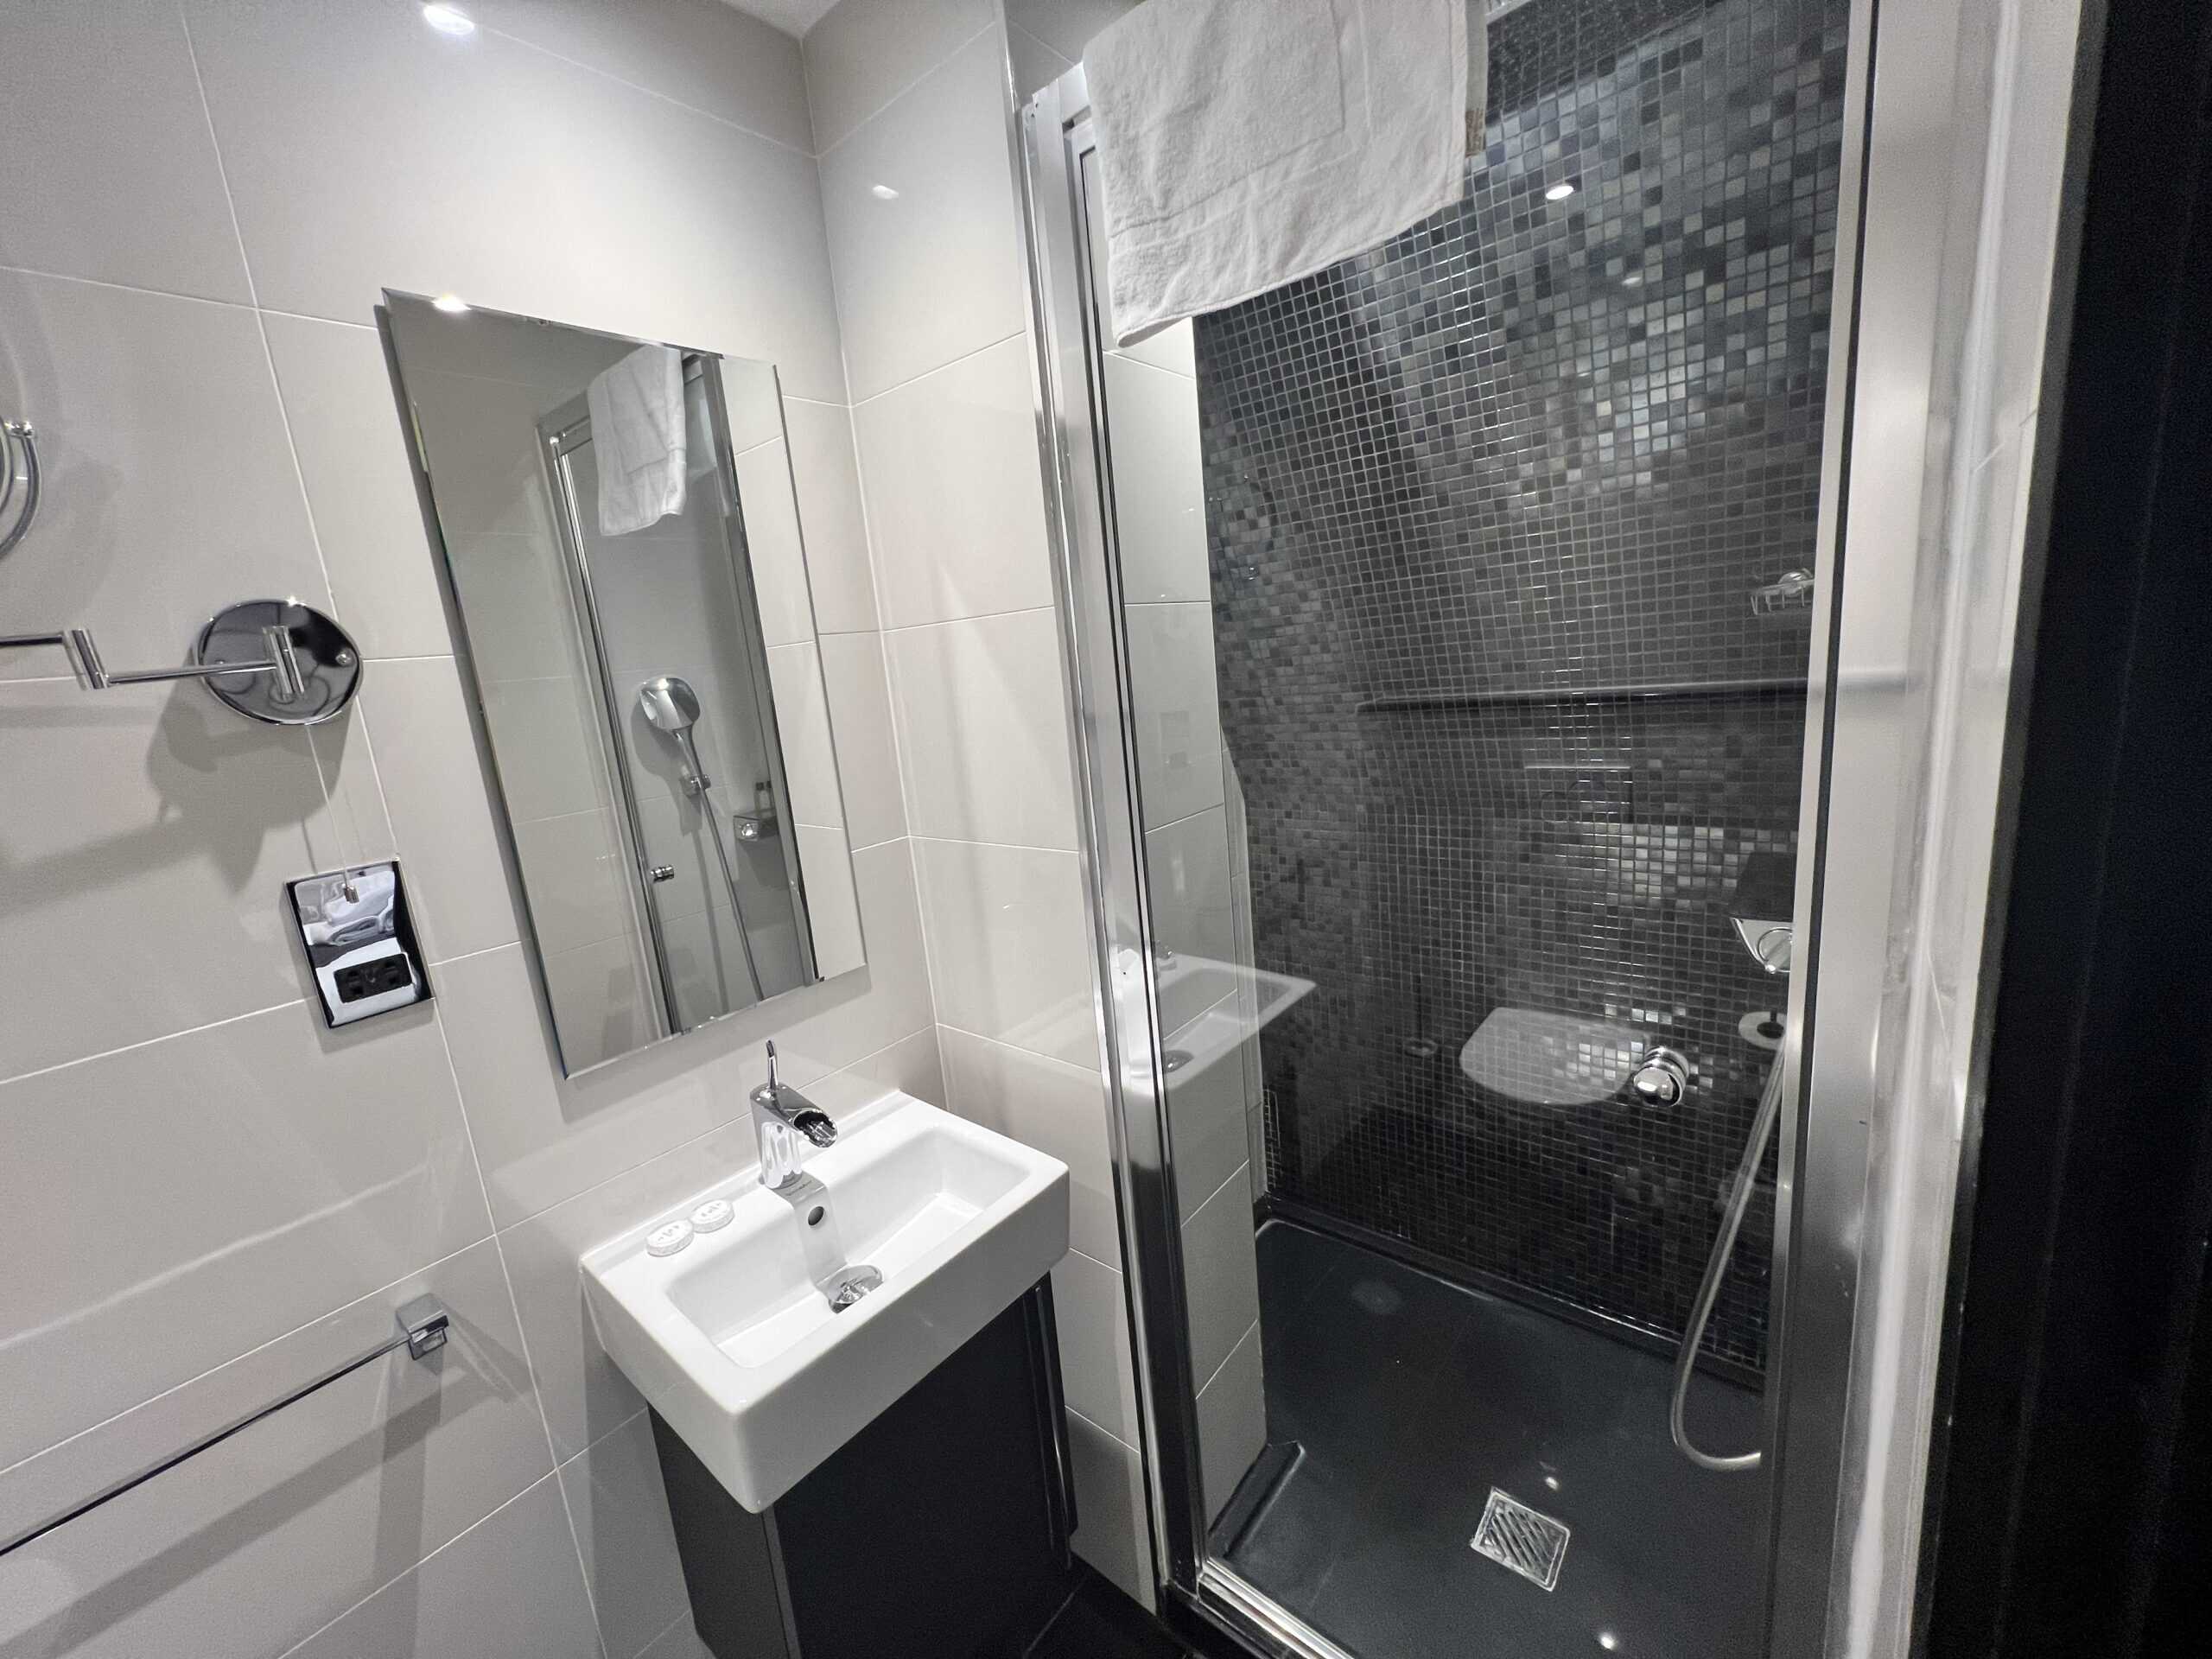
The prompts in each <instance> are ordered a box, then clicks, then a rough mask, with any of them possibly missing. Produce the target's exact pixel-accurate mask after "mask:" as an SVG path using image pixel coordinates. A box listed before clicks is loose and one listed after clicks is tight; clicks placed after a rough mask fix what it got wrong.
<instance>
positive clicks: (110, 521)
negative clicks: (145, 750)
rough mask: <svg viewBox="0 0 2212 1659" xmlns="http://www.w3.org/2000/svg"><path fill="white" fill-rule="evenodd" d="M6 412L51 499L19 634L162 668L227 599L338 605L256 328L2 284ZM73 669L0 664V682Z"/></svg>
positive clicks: (7, 577) (21, 560)
mask: <svg viewBox="0 0 2212 1659" xmlns="http://www.w3.org/2000/svg"><path fill="white" fill-rule="evenodd" d="M11 84H12V77H11ZM0 318H5V319H6V328H5V333H4V334H0V386H4V388H5V390H4V391H0V397H4V398H5V399H6V401H7V403H8V404H9V408H8V410H7V415H8V416H9V418H11V419H22V420H28V421H30V422H32V423H34V424H35V426H36V427H37V429H38V438H39V453H40V456H41V460H42V461H43V462H44V464H45V473H46V478H47V480H48V484H49V485H50V486H51V487H50V488H49V489H48V491H47V492H46V496H45V499H44V501H43V502H42V503H41V506H40V509H39V524H38V530H37V540H36V542H35V543H33V542H29V541H27V542H26V543H24V544H23V546H22V548H19V549H18V550H16V552H14V553H12V554H10V556H8V558H6V559H5V560H0V611H3V612H4V613H5V614H6V615H7V616H8V618H9V620H10V628H11V631H14V630H16V629H18V628H19V629H20V630H21V631H23V632H29V631H32V630H34V629H36V630H44V629H48V628H62V627H71V626H78V627H86V628H90V629H92V632H93V633H94V634H95V636H96V637H97V638H98V639H99V647H100V653H101V655H102V656H103V657H105V658H106V659H107V662H108V665H109V666H110V667H111V668H116V669H124V668H164V667H168V666H170V665H172V664H176V663H181V662H182V661H184V660H185V654H186V652H188V650H189V648H190V647H191V645H192V641H193V639H194V637H195V636H197V634H198V633H199V632H200V626H201V625H202V624H204V623H205V622H206V621H207V619H208V618H209V617H210V616H212V615H213V614H214V613H215V612H216V611H217V610H218V609H219V608H220V607H222V606H224V605H226V604H228V603H230V602H231V601H232V600H237V599H246V598H257V597H260V596H262V595H264V594H266V595H270V596H272V597H274V596H281V595H296V596H297V597H299V598H301V599H303V600H306V601H308V603H310V604H323V603H326V602H327V599H328V590H327V588H326V587H325V585H324V582H323V576H322V564H321V561H320V560H319V559H318V558H317V557H316V556H315V538H314V537H313V536H312V535H311V534H310V533H309V531H308V516H307V507H306V504H305V503H304V502H303V501H302V499H301V495H300V482H299V475H298V474H297V473H296V471H295V470H294V468H293V466H292V462H291V457H290V455H289V453H288V449H287V445H286V442H285V435H284V420H283V410H281V408H280V407H279V405H278V404H277V385H276V381H275V379H274V378H273V377H272V376H271V375H270V372H269V355H268V353H267V352H266V351H265V350H264V347H263V346H262V343H261V330H260V327H259V325H258V324H257V322H256V321H255V318H254V315H253V313H252V312H251V311H248V310H245V309H243V308H239V307H237V306H231V305H210V304H207V303H206V302H202V301H197V300H181V299H175V298H173V297H171V296H168V295H165V294H149V293H144V292H141V291H139V290H137V289H124V288H111V287H106V286H103V285H101V284H99V283H86V282H76V281H70V280H66V279H64V278H61V277H33V276H27V275H24V274H22V273H21V272H16V271H6V270H0ZM67 672H68V666H67V664H66V663H65V662H64V661H63V659H62V658H61V655H60V652H57V651H53V650H45V651H36V652H32V651H11V652H0V678H5V679H20V678H27V677H41V676H47V675H54V674H66V673H67Z"/></svg>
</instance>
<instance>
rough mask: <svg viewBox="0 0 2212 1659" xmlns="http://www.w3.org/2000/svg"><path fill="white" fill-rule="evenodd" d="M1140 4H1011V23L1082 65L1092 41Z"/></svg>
mask: <svg viewBox="0 0 2212 1659" xmlns="http://www.w3.org/2000/svg"><path fill="white" fill-rule="evenodd" d="M1135 3H1136V0H1007V7H1006V17H1007V22H1008V23H1010V24H1013V25H1014V26H1016V27H1018V28H1020V29H1027V31H1028V32H1029V33H1030V34H1032V35H1035V36H1036V37H1037V38H1038V39H1039V40H1040V41H1044V43H1045V44H1046V45H1047V46H1049V47H1051V48H1052V50H1053V51H1055V52H1057V53H1058V54H1060V55H1061V56H1062V57H1065V58H1067V59H1070V60H1073V61H1075V62H1077V63H1080V62H1081V61H1082V60H1083V49H1084V47H1085V46H1087V45H1089V44H1090V37H1091V36H1092V35H1096V33H1097V32H1098V31H1099V30H1100V29H1103V28H1105V27H1106V25H1107V24H1109V23H1110V22H1114V21H1115V19H1116V18H1118V17H1120V16H1122V14H1123V13H1124V12H1126V11H1128V10H1130V9H1131V8H1132V7H1133V6H1135Z"/></svg>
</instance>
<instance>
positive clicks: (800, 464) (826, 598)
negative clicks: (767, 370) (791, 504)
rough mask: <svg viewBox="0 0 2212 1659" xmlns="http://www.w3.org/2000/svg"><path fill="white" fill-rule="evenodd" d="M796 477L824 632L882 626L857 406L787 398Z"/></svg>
mask: <svg viewBox="0 0 2212 1659" xmlns="http://www.w3.org/2000/svg"><path fill="white" fill-rule="evenodd" d="M784 426H785V430H786V431H787V432H788V433H789V434H790V442H791V477H792V480H793V482H794V483H795V485H796V486H797V488H798V514H799V524H800V525H801V527H802V530H803V532H804V536H805V537H806V570H807V579H808V583H809V585H810V587H811V588H812V589H813V594H814V625H815V626H816V627H817V629H819V630H820V631H821V632H823V633H855V632H868V631H870V630H872V629H874V627H875V626H876V613H875V579H874V576H873V575H871V574H870V572H869V569H868V525H867V521H866V519H865V518H864V517H863V516H862V512H861V480H860V471H859V467H858V466H857V465H856V463H855V460H854V454H853V421H852V411H851V410H848V409H846V408H845V407H843V406H842V404H816V403H809V402H806V401H804V399H801V398H798V397H786V398H785V400H784Z"/></svg>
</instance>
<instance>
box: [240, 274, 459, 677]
mask: <svg viewBox="0 0 2212 1659" xmlns="http://www.w3.org/2000/svg"><path fill="white" fill-rule="evenodd" d="M262 326H263V327H264V328H266V329H267V330H268V333H269V353H270V359H272V360H273V361H274V362H275V364H276V365H277V393H278V396H279V397H281V398H282V399H283V406H284V419H285V423H286V424H287V425H288V426H289V429H290V432H291V437H292V446H293V448H294V450H295V451H296V454H297V455H298V457H299V463H300V476H301V479H302V481H303V482H304V483H305V485H306V486H307V498H308V512H309V513H310V514H311V515H312V516H313V518H314V520H315V540H316V542H317V543H318V544H319V545H320V546H321V550H322V561H323V563H324V565H325V566H326V567H327V569H328V571H329V573H330V588H331V597H332V599H333V601H334V603H335V606H336V614H338V615H340V616H342V617H344V618H345V619H346V632H348V633H350V634H352V635H353V639H354V640H355V642H356V643H357V644H358V645H359V646H360V647H361V652H362V654H363V655H364V656H365V657H370V658H377V657H435V656H439V655H442V653H444V652H448V651H450V650H452V649H453V645H452V641H451V636H450V635H449V634H448V632H447V628H446V613H445V601H444V599H443V597H442V594H441V592H440V590H439V585H438V569H437V564H438V561H437V556H436V555H435V554H434V553H433V552H432V551H431V550H430V549H429V545H428V544H427V543H426V542H425V540H424V537H423V509H422V505H421V504H420V502H419V501H418V500H417V499H416V494H415V479H414V475H413V474H412V473H411V472H410V470H409V468H408V465H407V449H406V440H405V438H404V435H403V433H402V431H401V429H400V424H399V408H398V404H397V402H396V401H395V400H394V399H393V397H392V392H391V376H390V375H389V374H387V373H386V372H385V359H384V341H383V340H382V339H381V338H380V337H379V336H378V333H377V331H376V330H375V329H374V328H372V327H366V326H358V327H357V326H356V325H354V324H352V323H335V322H322V321H317V320H316V319H315V318H312V317H293V316H284V315H264V317H263V319H262Z"/></svg>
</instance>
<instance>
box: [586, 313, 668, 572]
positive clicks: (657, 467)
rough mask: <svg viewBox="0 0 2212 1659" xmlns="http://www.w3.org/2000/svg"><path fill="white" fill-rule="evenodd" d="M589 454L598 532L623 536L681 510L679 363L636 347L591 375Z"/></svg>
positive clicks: (659, 349)
mask: <svg viewBox="0 0 2212 1659" xmlns="http://www.w3.org/2000/svg"><path fill="white" fill-rule="evenodd" d="M584 402H585V404H586V407H587V408H588V409H589V410H590V411H591V447H592V454H593V457H594V460H595V461H596V462H597V464H598V468H599V533H600V534H601V535H602V536H626V535H628V534H629V533H630V532H631V531H633V530H643V529H644V528H645V526H646V525H647V524H658V522H659V521H660V520H661V519H663V518H666V517H667V516H668V515H669V514H670V513H671V512H683V478H684V472H683V458H684V453H685V450H686V448H687V443H686V439H685V435H684V427H683V358H682V356H681V355H680V354H678V353H677V352H675V351H674V350H672V349H671V348H670V347H669V346H639V347H638V349H637V350H636V351H634V352H632V353H630V354H629V355H628V356H627V357H626V358H624V359H622V360H621V361H620V362H619V363H617V364H615V365H614V366H613V367H612V368H609V369H603V370H601V372H599V373H597V374H595V375H594V376H593V377H592V382H591V385H590V387H589V388H588V390H587V391H586V392H585V394H584Z"/></svg>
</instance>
